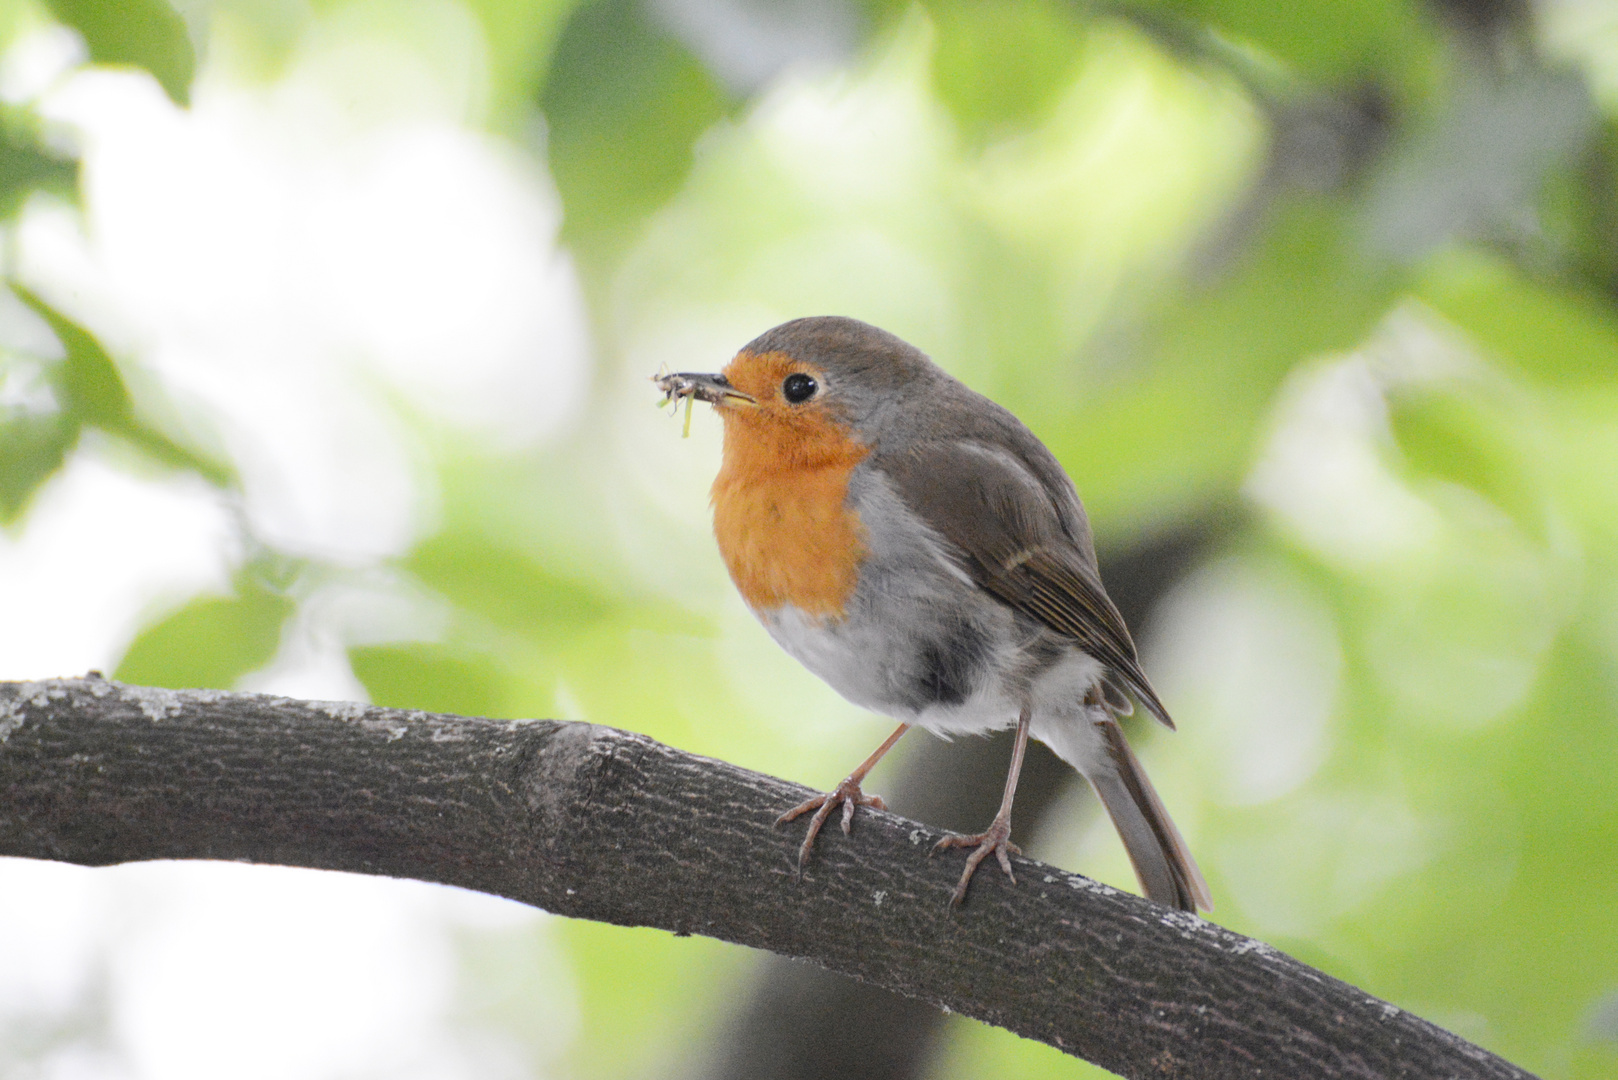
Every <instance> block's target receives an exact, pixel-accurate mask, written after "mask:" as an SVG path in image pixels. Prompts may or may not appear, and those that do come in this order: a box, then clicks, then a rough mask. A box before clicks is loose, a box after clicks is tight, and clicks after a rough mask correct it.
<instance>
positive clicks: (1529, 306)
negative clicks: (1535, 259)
mask: <svg viewBox="0 0 1618 1080" xmlns="http://www.w3.org/2000/svg"><path fill="white" fill-rule="evenodd" d="M1417 295H1419V296H1420V297H1421V298H1422V299H1423V300H1425V301H1426V302H1427V303H1429V304H1431V305H1432V306H1433V307H1434V308H1436V309H1437V310H1438V311H1439V312H1440V313H1441V314H1443V315H1444V316H1445V317H1447V318H1449V319H1450V320H1452V321H1453V322H1455V323H1456V324H1457V325H1458V326H1461V327H1462V328H1464V329H1465V330H1466V332H1467V333H1468V334H1470V335H1471V336H1472V338H1473V339H1474V340H1475V341H1476V342H1477V343H1478V344H1479V345H1481V346H1482V347H1483V348H1484V349H1485V350H1486V351H1488V352H1489V353H1490V354H1491V356H1493V357H1494V358H1495V359H1497V360H1500V361H1502V362H1503V363H1505V364H1506V365H1507V366H1509V367H1511V368H1514V369H1516V370H1517V371H1519V372H1521V373H1522V374H1524V375H1527V376H1529V377H1531V378H1534V379H1536V380H1539V381H1543V382H1549V383H1556V384H1569V385H1578V384H1580V383H1608V382H1610V381H1611V380H1612V378H1613V377H1614V376H1615V375H1618V314H1615V313H1614V311H1613V306H1612V302H1611V301H1610V300H1607V299H1604V298H1602V297H1601V296H1599V295H1596V294H1593V293H1588V292H1585V291H1584V290H1582V289H1578V288H1574V287H1564V288H1560V289H1558V288H1553V287H1550V286H1547V285H1543V284H1540V283H1538V282H1534V281H1531V280H1529V279H1528V278H1526V277H1524V276H1523V274H1522V273H1521V272H1520V271H1519V270H1517V269H1516V268H1515V267H1512V266H1510V265H1509V264H1507V263H1505V262H1502V261H1500V260H1499V259H1496V258H1494V257H1493V256H1490V255H1485V254H1482V253H1480V252H1477V251H1468V250H1458V251H1450V252H1447V253H1446V254H1444V255H1441V256H1439V257H1437V258H1435V259H1433V260H1431V262H1430V263H1429V265H1428V266H1427V267H1426V268H1425V272H1424V273H1423V275H1422V277H1421V280H1420V281H1419V282H1418V284H1417Z"/></svg>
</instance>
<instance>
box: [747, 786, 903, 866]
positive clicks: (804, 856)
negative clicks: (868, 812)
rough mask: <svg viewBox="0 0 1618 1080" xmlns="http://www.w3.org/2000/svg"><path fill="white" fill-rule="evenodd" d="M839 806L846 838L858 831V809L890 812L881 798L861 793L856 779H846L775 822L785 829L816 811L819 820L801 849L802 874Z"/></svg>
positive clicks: (813, 821) (811, 826)
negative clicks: (822, 832)
mask: <svg viewBox="0 0 1618 1080" xmlns="http://www.w3.org/2000/svg"><path fill="white" fill-rule="evenodd" d="M838 806H842V808H843V823H842V824H843V835H844V836H848V835H850V834H852V833H853V831H854V808H855V807H857V806H869V807H870V808H871V809H873V810H886V809H887V808H888V804H887V803H885V802H883V801H882V796H880V795H867V794H865V792H863V791H861V790H860V783H859V781H858V780H855V779H854V778H853V777H852V776H850V777H846V778H845V779H844V780H843V782H842V783H840V784H838V785H837V786H836V787H835V788H833V789H832V790H830V791H828V792H826V793H825V794H824V795H816V796H814V797H812V798H808V799H805V800H804V801H803V802H801V803H799V804H798V805H797V806H794V807H793V808H792V809H791V810H788V811H787V812H786V813H784V814H782V815H781V816H780V817H778V818H776V819H775V823H776V824H777V825H785V824H786V823H787V822H789V821H792V820H793V819H794V818H799V817H802V816H803V815H804V814H807V813H808V812H809V811H811V810H813V811H814V812H815V816H814V817H812V818H810V819H809V831H808V832H807V833H805V834H804V837H803V844H802V845H801V846H800V847H799V848H798V872H799V873H800V874H801V873H803V868H804V866H805V865H806V864H807V863H808V862H809V853H810V852H811V851H813V850H814V846H815V837H817V836H819V835H820V827H821V826H822V825H824V824H826V819H827V818H829V817H831V814H832V811H833V810H836V809H837V807H838Z"/></svg>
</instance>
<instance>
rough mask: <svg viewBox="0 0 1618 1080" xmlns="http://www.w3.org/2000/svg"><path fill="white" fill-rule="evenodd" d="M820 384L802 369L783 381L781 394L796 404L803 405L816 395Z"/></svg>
mask: <svg viewBox="0 0 1618 1080" xmlns="http://www.w3.org/2000/svg"><path fill="white" fill-rule="evenodd" d="M819 389H820V384H819V383H817V382H815V380H814V378H813V377H812V376H809V375H805V374H804V373H803V372H801V371H794V372H793V373H792V374H791V375H788V376H787V377H786V378H785V379H784V380H782V382H781V396H782V397H784V398H786V399H787V401H789V402H791V403H792V404H794V405H802V404H803V403H804V402H806V401H808V400H809V399H810V398H812V397H814V396H815V391H816V390H819Z"/></svg>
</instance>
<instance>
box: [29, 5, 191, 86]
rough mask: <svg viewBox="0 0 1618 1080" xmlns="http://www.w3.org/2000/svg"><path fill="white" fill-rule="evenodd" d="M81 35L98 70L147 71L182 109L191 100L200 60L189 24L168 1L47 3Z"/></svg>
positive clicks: (53, 11) (57, 15) (52, 10)
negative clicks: (102, 66)
mask: <svg viewBox="0 0 1618 1080" xmlns="http://www.w3.org/2000/svg"><path fill="white" fill-rule="evenodd" d="M47 2H48V3H49V5H50V9H51V12H52V13H53V14H54V15H55V16H56V17H57V18H58V19H60V20H61V21H62V22H63V23H65V24H66V25H68V26H71V27H72V28H73V29H75V30H77V31H78V32H79V33H80V34H81V35H83V37H84V43H85V45H86V46H88V47H89V50H90V59H91V60H92V61H94V62H95V63H98V64H131V65H134V66H136V67H142V68H145V69H146V70H147V71H149V72H151V73H152V76H153V78H155V79H156V80H157V81H158V84H159V85H161V86H162V87H163V91H164V93H166V94H168V96H169V97H170V98H172V99H173V100H174V103H175V104H176V105H185V104H187V103H188V102H189V101H190V100H191V77H192V76H193V75H194V74H195V73H196V54H195V52H194V51H193V50H192V47H191V38H190V36H189V34H188V32H187V30H186V25H185V20H183V19H181V18H180V14H179V12H177V11H175V10H174V8H173V7H172V6H171V5H170V4H169V3H168V0H47Z"/></svg>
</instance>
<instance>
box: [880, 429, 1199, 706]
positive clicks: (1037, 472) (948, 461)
mask: <svg viewBox="0 0 1618 1080" xmlns="http://www.w3.org/2000/svg"><path fill="white" fill-rule="evenodd" d="M1029 441H1030V442H1031V443H1033V445H1034V446H1038V445H1039V444H1038V443H1037V442H1034V440H1033V438H1032V436H1029ZM1040 450H1041V451H1043V447H1040ZM1046 456H1048V452H1046ZM872 464H873V465H874V466H875V467H876V468H878V469H880V470H881V471H882V472H883V473H884V474H885V475H886V476H887V477H888V478H889V479H890V480H891V481H892V483H893V484H894V485H895V487H896V488H897V490H898V494H899V496H900V498H902V499H903V500H904V501H905V504H906V505H907V506H908V507H909V508H910V509H911V510H912V511H913V512H914V513H916V514H917V515H919V516H920V517H921V518H922V520H923V521H925V522H926V523H927V524H928V525H929V526H931V527H932V528H933V530H934V531H936V532H937V533H938V534H939V535H940V536H941V537H943V538H944V540H945V541H947V542H948V543H949V544H950V545H952V546H953V548H954V549H956V551H958V552H959V558H960V561H961V565H962V569H964V570H965V571H966V572H967V574H968V575H970V576H971V578H972V579H973V580H974V581H975V582H977V583H978V584H979V585H981V586H982V587H983V588H984V589H986V590H987V591H988V592H989V593H990V594H992V595H993V596H995V597H996V598H998V599H999V600H1001V601H1002V602H1003V603H1005V604H1007V605H1009V606H1010V607H1012V608H1014V609H1016V610H1018V611H1021V612H1023V613H1025V614H1027V615H1029V616H1030V617H1032V618H1034V619H1036V620H1038V621H1039V622H1041V623H1043V624H1044V625H1045V626H1047V627H1049V628H1050V629H1051V630H1054V631H1055V632H1057V633H1058V634H1062V635H1064V636H1066V637H1069V638H1072V639H1073V641H1074V642H1075V643H1076V644H1077V645H1078V646H1079V647H1080V648H1082V649H1083V650H1084V651H1085V652H1087V653H1089V654H1090V655H1091V656H1093V657H1095V658H1096V659H1097V660H1099V661H1101V663H1103V664H1104V665H1106V667H1107V668H1108V669H1109V672H1110V676H1111V677H1110V678H1109V680H1108V681H1109V682H1114V683H1122V684H1123V688H1124V689H1127V690H1128V691H1129V692H1130V693H1131V694H1133V695H1134V696H1135V698H1136V700H1138V701H1139V702H1140V703H1141V704H1142V705H1144V706H1145V707H1146V708H1147V710H1148V711H1150V712H1151V714H1152V715H1153V716H1155V717H1157V719H1159V720H1161V721H1162V722H1163V723H1164V724H1166V725H1167V726H1168V727H1170V728H1172V727H1174V721H1173V720H1172V719H1170V718H1169V714H1168V710H1167V709H1165V708H1164V707H1163V703H1162V702H1161V701H1160V700H1158V697H1157V693H1156V692H1155V691H1154V690H1153V689H1152V686H1151V684H1150V683H1149V682H1148V681H1147V679H1146V673H1145V672H1144V671H1142V670H1141V666H1140V659H1139V657H1138V656H1137V654H1136V652H1135V643H1134V641H1133V640H1132V639H1131V638H1130V636H1129V630H1128V628H1127V627H1125V626H1124V619H1123V616H1122V615H1121V614H1119V612H1118V608H1117V606H1116V605H1114V604H1113V602H1112V600H1111V599H1110V598H1109V597H1108V596H1107V593H1106V590H1105V589H1104V588H1102V585H1101V575H1100V573H1099V572H1098V571H1097V570H1096V565H1095V554H1094V549H1093V547H1092V545H1091V541H1090V534H1089V526H1088V524H1087V523H1086V521H1085V518H1084V509H1083V507H1082V506H1081V505H1080V503H1079V498H1078V495H1077V494H1076V493H1075V492H1074V491H1073V487H1072V484H1071V483H1067V482H1065V481H1066V476H1065V474H1063V473H1061V471H1060V469H1059V468H1058V467H1056V466H1055V462H1054V459H1052V460H1051V461H1049V462H1044V464H1045V466H1046V467H1045V468H1043V469H1035V468H1032V467H1030V465H1029V463H1025V462H1023V461H1022V460H1020V458H1019V455H1018V454H1017V453H1016V452H1015V450H1014V449H1013V448H1006V447H1000V446H993V445H989V444H987V443H983V442H972V441H939V442H928V443H921V444H918V445H913V446H911V447H910V448H908V449H907V450H906V451H904V452H903V453H900V454H893V455H880V454H879V455H878V456H877V457H876V459H875V460H874V461H873V462H872ZM1041 474H1044V475H1045V476H1046V477H1047V478H1046V479H1045V480H1043V481H1042V480H1041V478H1040V477H1041ZM1053 474H1054V475H1056V476H1061V477H1062V480H1063V481H1064V483H1062V484H1061V485H1060V486H1057V485H1055V484H1054V482H1053V481H1051V480H1050V479H1049V476H1051V475H1053ZM1112 689H1113V693H1112V694H1110V695H1107V696H1108V700H1109V701H1112V700H1115V699H1116V698H1118V697H1120V696H1121V695H1119V694H1118V693H1117V690H1118V689H1119V688H1118V687H1117V686H1116V685H1114V686H1113V687H1112ZM1126 704H1127V703H1126ZM1124 711H1127V710H1124Z"/></svg>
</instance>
